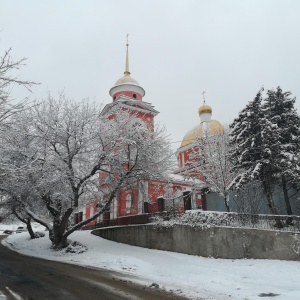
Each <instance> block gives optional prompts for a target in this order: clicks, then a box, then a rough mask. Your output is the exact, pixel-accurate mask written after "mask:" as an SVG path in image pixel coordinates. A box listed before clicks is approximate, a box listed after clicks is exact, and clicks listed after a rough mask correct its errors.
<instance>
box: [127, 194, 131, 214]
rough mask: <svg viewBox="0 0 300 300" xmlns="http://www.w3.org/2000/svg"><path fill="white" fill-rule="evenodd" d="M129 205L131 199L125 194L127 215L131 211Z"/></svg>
mask: <svg viewBox="0 0 300 300" xmlns="http://www.w3.org/2000/svg"><path fill="white" fill-rule="evenodd" d="M131 205H132V197H131V195H130V194H127V196H126V213H127V214H129V213H130V211H131Z"/></svg>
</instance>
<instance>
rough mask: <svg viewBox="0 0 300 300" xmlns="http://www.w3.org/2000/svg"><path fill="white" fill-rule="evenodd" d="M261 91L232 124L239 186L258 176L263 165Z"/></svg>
mask: <svg viewBox="0 0 300 300" xmlns="http://www.w3.org/2000/svg"><path fill="white" fill-rule="evenodd" d="M261 93H262V90H260V91H259V92H258V93H257V95H256V97H255V98H254V100H253V101H250V102H249V103H248V104H247V106H246V107H245V108H244V109H243V110H242V111H241V112H240V114H239V116H238V118H236V119H235V120H234V121H233V123H232V124H231V125H230V128H231V132H230V144H231V145H232V146H233V147H232V148H231V152H230V156H231V158H232V161H233V164H234V169H236V170H237V171H238V175H237V176H236V178H235V179H234V180H235V186H236V187H237V188H239V187H240V186H242V185H244V184H245V183H247V182H249V181H251V180H252V179H254V178H256V177H257V174H258V172H259V169H260V167H261V165H260V164H261V163H260V161H261V143H262V141H261V139H262V136H261V132H262V127H261V118H262V111H261V102H262V96H261Z"/></svg>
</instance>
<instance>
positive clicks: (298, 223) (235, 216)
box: [178, 211, 300, 232]
mask: <svg viewBox="0 0 300 300" xmlns="http://www.w3.org/2000/svg"><path fill="white" fill-rule="evenodd" d="M178 224H193V225H199V226H201V225H202V226H203V225H205V226H206V225H210V226H225V227H240V228H255V229H262V230H280V231H291V232H300V216H288V215H254V214H239V213H221V212H211V211H210V212H204V211H189V212H187V213H186V214H184V215H182V216H178Z"/></svg>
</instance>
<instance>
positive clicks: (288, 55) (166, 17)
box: [0, 0, 300, 148]
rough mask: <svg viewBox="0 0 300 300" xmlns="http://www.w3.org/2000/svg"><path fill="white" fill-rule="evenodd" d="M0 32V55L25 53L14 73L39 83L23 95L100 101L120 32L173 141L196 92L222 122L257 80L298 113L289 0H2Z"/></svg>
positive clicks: (187, 125) (298, 19)
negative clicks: (285, 94)
mask: <svg viewBox="0 0 300 300" xmlns="http://www.w3.org/2000/svg"><path fill="white" fill-rule="evenodd" d="M0 30H2V31H1V32H0V54H1V55H2V53H3V52H4V50H5V49H7V48H9V47H12V48H13V51H12V55H13V57H14V58H15V59H19V58H22V57H27V58H28V61H27V66H26V67H25V68H24V69H22V71H21V74H20V76H21V78H23V79H30V80H35V81H37V82H40V83H41V85H40V86H37V87H35V88H34V89H33V95H32V97H34V98H41V97H44V96H46V93H47V91H48V90H49V91H50V92H52V93H53V94H58V92H59V91H61V90H63V89H65V93H66V94H67V95H68V96H70V97H72V98H74V99H78V101H80V99H82V98H84V97H89V98H90V99H92V100H95V101H97V102H99V103H104V104H107V103H109V102H110V101H111V98H110V96H109V94H108V91H109V89H110V88H111V87H112V86H113V85H114V83H115V81H116V80H117V79H118V78H119V77H121V76H122V75H123V72H124V65H125V43H126V42H125V36H126V34H127V33H129V34H130V41H129V43H130V49H129V51H130V53H129V55H130V71H131V75H132V77H133V78H135V79H136V80H138V81H139V83H140V85H141V86H142V87H143V88H144V89H145V90H146V96H145V97H144V100H145V101H147V102H151V103H152V104H153V105H154V106H155V108H156V109H157V110H158V111H160V114H159V115H158V116H157V117H156V122H159V123H161V124H165V125H166V128H167V131H168V132H169V133H170V134H171V138H172V140H173V142H177V141H181V140H182V138H183V136H184V134H185V133H186V132H187V131H188V130H190V129H191V128H192V127H193V126H195V125H197V124H198V122H199V117H198V114H197V110H198V108H199V106H200V105H201V104H202V96H201V93H202V91H206V99H207V104H209V105H210V106H212V108H213V118H215V119H217V120H219V121H220V122H222V123H230V122H232V120H233V118H235V117H236V116H237V115H238V112H239V111H240V110H241V109H243V108H244V107H245V105H246V104H247V102H248V101H249V100H252V99H253V98H254V96H255V94H256V92H257V91H258V90H259V89H260V88H261V86H264V87H265V89H271V88H276V86H278V85H280V86H281V87H282V89H283V90H284V91H286V90H289V91H291V92H292V93H293V95H294V96H296V97H298V98H299V100H297V102H296V107H297V108H298V111H299V110H300V104H299V101H300V82H299V71H300V59H299V57H300V1H298V0H294V1H293V0H281V1H278V0H248V1H247V0H243V1H241V0H227V1H225V0H223V1H221V0H205V1H203V0H194V1H192V0H182V1H175V0H164V1H162V0H151V1H146V0H143V1H141V0H126V1H122V0H107V1H101V0H81V1H80V0H77V1H74V0H69V1H67V0H65V1H62V0H59V1H58V0H51V1H47V0H44V1H40V0H36V1H34V0H27V1H16V0H10V1H3V0H2V1H1V3H0ZM15 93H16V95H17V96H19V97H22V96H26V95H27V92H26V90H19V89H16V91H15ZM173 145H174V148H176V147H178V146H179V145H180V142H178V143H174V144H173Z"/></svg>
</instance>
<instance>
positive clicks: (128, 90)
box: [109, 35, 145, 101]
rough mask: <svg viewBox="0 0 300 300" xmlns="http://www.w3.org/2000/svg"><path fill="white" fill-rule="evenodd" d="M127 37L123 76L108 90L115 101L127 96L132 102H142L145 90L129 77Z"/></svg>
mask: <svg viewBox="0 0 300 300" xmlns="http://www.w3.org/2000/svg"><path fill="white" fill-rule="evenodd" d="M128 47H129V44H128V35H127V43H126V63H125V72H124V76H123V77H121V78H120V79H118V80H117V82H116V83H115V85H114V86H113V87H112V88H111V89H110V91H109V94H110V96H111V97H112V98H113V101H115V100H116V99H117V98H118V97H119V96H121V95H123V96H127V97H129V98H132V99H134V100H142V98H143V97H144V96H145V90H144V89H143V88H142V87H141V86H140V85H139V83H138V82H137V80H135V79H134V78H132V77H131V76H130V74H131V73H130V71H129V57H128Z"/></svg>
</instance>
